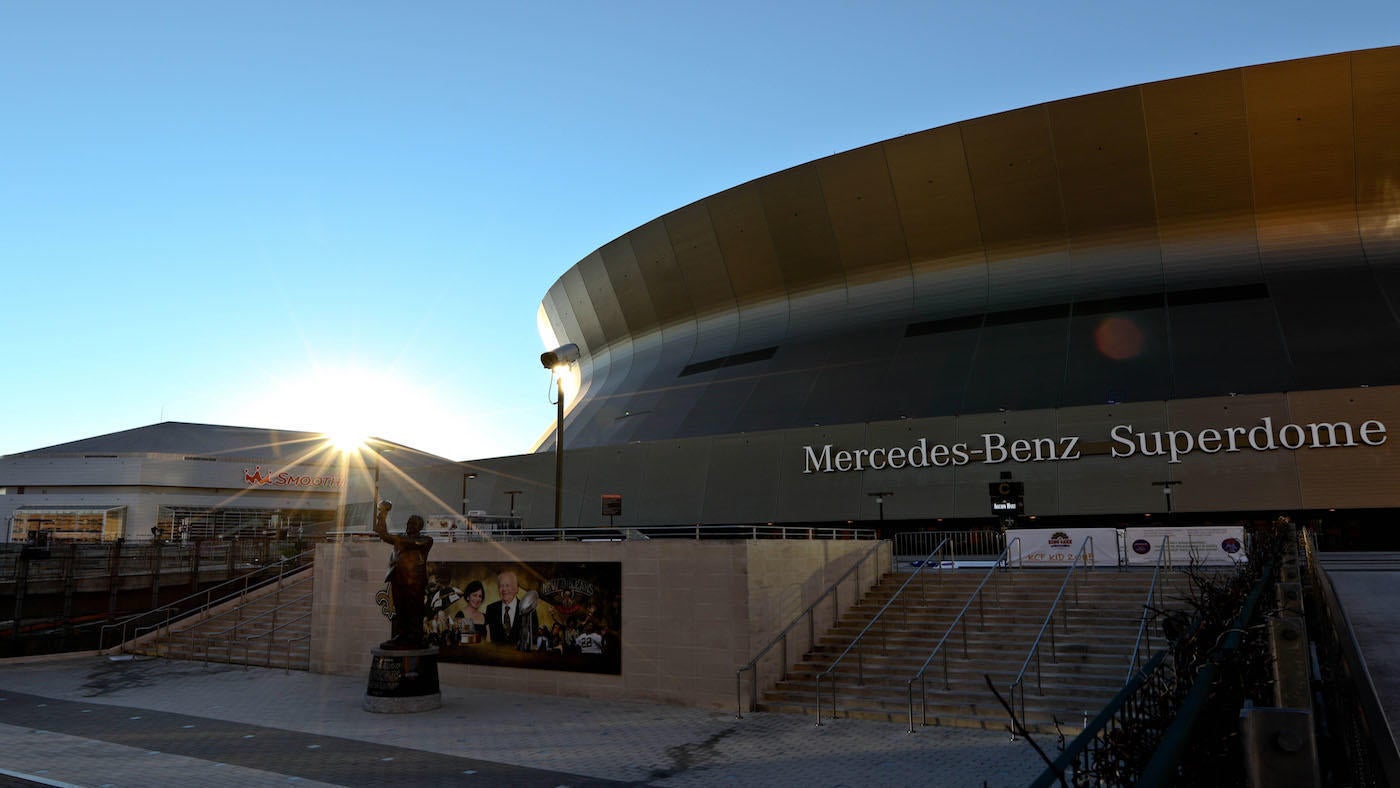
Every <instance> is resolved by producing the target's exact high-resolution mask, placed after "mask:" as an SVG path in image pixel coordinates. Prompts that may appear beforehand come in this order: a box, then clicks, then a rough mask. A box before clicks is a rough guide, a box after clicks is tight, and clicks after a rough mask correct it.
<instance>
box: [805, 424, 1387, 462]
mask: <svg viewBox="0 0 1400 788" xmlns="http://www.w3.org/2000/svg"><path fill="white" fill-rule="evenodd" d="M1108 437H1109V439H1110V440H1112V441H1113V444H1112V447H1111V453H1112V455H1113V456H1114V457H1132V456H1135V455H1139V454H1141V455H1143V456H1166V457H1168V458H1169V459H1168V460H1167V461H1168V462H1173V463H1176V462H1181V458H1182V457H1184V456H1186V455H1187V454H1190V453H1191V452H1194V451H1199V452H1202V453H1204V454H1218V453H1220V452H1226V453H1230V452H1239V451H1245V450H1246V449H1248V450H1251V451H1276V450H1278V449H1290V450H1292V449H1303V448H1308V449H1333V448H1342V447H1347V446H1360V445H1363V444H1364V445H1366V446H1380V445H1381V444H1383V443H1385V440H1386V432H1385V424H1384V423H1382V422H1380V421H1375V420H1369V421H1363V422H1361V423H1360V425H1358V426H1356V427H1353V426H1352V425H1351V424H1350V423H1349V422H1345V421H1337V422H1313V423H1310V424H1292V423H1289V424H1281V425H1278V426H1277V427H1275V425H1274V420H1273V419H1272V418H1271V417H1267V416H1266V417H1264V418H1262V419H1260V420H1259V424H1257V425H1255V426H1253V427H1224V428H1219V429H1217V428H1213V427H1207V428H1206V429H1203V430H1195V431H1192V430H1157V431H1154V432H1134V431H1133V425H1131V424H1119V425H1117V426H1115V427H1114V428H1113V429H1111V430H1109V433H1108ZM981 438H982V440H981V443H980V446H979V447H978V448H975V449H974V448H972V447H971V445H970V444H968V443H951V444H948V443H935V444H933V445H929V442H928V439H926V438H920V439H918V440H917V441H915V442H914V444H913V445H911V446H908V447H903V446H895V447H892V448H877V449H854V450H847V449H841V450H839V451H832V445H831V444H830V443H828V444H826V445H824V446H822V447H821V449H820V450H817V449H816V448H815V447H812V446H803V447H802V452H803V468H802V472H803V473H815V472H817V471H820V472H822V473H833V472H845V471H864V470H872V471H880V470H885V469H886V468H894V469H898V468H927V467H930V466H932V467H935V468H943V467H946V466H949V465H967V464H968V463H969V462H972V461H973V459H977V460H978V461H980V462H983V463H986V464H996V463H1003V462H1007V461H1011V462H1055V461H1059V460H1077V459H1079V458H1080V456H1081V454H1080V448H1079V436H1077V435H1069V436H1063V437H1058V438H1049V437H1042V438H1018V439H1016V440H1007V438H1006V436H1005V435H1002V434H1001V433H997V432H985V433H982V435H981Z"/></svg>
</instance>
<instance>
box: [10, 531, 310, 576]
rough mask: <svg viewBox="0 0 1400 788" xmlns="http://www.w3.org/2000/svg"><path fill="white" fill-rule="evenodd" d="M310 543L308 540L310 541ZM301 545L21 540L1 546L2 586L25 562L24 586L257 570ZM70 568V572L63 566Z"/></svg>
mask: <svg viewBox="0 0 1400 788" xmlns="http://www.w3.org/2000/svg"><path fill="white" fill-rule="evenodd" d="M308 541H309V540H308ZM305 544H306V543H305V542H298V541H279V540H273V539H266V538H260V539H238V540H232V539H230V540H212V539H211V540H207V541H206V540H198V541H189V542H154V541H143V542H137V541H131V540H127V541H123V542H121V543H117V542H101V543H81V542H68V543H54V544H51V545H48V546H45V547H36V546H34V545H27V544H23V543H20V542H4V543H0V583H9V582H14V581H15V580H17V579H18V578H19V573H20V569H19V567H20V564H21V563H23V564H25V565H26V566H25V570H24V575H25V579H26V581H27V582H30V583H33V582H35V581H39V580H64V579H68V578H71V579H85V578H96V577H111V576H131V575H149V574H151V573H152V571H153V568H155V569H156V570H158V571H159V572H160V573H162V574H166V573H177V572H187V571H192V570H193V569H194V567H195V564H198V566H199V568H200V570H201V571H205V570H216V569H219V568H222V567H232V568H233V569H235V570H236V569H240V568H247V567H249V566H259V565H263V564H267V563H270V562H273V561H276V560H278V558H280V556H281V555H282V554H283V553H285V552H290V551H294V552H300V549H299V547H298V546H302V547H304V546H305ZM70 562H71V564H72V569H71V573H70V571H69V569H68V567H67V566H66V565H67V564H68V563H70Z"/></svg>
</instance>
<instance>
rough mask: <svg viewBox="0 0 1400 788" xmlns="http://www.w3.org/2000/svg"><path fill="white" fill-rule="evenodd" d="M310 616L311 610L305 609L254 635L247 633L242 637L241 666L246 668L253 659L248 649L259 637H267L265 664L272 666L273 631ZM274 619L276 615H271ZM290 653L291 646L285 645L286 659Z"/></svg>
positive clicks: (279, 608)
mask: <svg viewBox="0 0 1400 788" xmlns="http://www.w3.org/2000/svg"><path fill="white" fill-rule="evenodd" d="M304 598H305V596H302V597H298V598H297V599H293V600H292V601H291V602H287V603H286V604H284V605H280V606H278V608H277V610H281V609H282V608H284V607H288V606H290V605H292V604H295V603H296V602H298V601H300V600H301V599H304ZM273 612H276V611H273ZM310 617H311V612H310V611H307V612H305V613H302V614H301V615H299V616H297V617H296V618H293V619H290V620H287V621H283V622H282V623H281V624H274V625H273V627H272V628H271V629H269V630H267V631H266V632H259V633H258V634H256V635H249V636H247V637H245V638H243V667H244V668H245V669H246V668H247V667H248V665H249V663H251V662H252V661H253V658H252V657H251V656H250V655H249V651H250V649H252V641H254V640H259V639H261V638H267V657H266V661H265V664H266V666H267V667H272V647H273V646H274V645H276V643H275V642H274V641H273V638H272V634H273V633H274V632H279V631H281V630H283V629H286V628H287V627H289V626H291V625H292V624H296V623H298V622H300V621H304V620H306V619H308V618H310ZM276 620H277V617H276V616H273V621H276ZM291 653H292V649H291V646H288V647H287V659H288V661H290V660H291Z"/></svg>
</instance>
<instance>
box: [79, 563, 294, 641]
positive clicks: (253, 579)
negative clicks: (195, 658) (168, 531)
mask: <svg viewBox="0 0 1400 788" xmlns="http://www.w3.org/2000/svg"><path fill="white" fill-rule="evenodd" d="M314 557H315V550H314V549H312V550H307V551H305V552H302V553H298V554H297V555H294V556H292V557H290V558H284V559H282V560H281V561H278V562H277V563H276V564H273V565H270V566H264V567H260V568H257V569H254V570H253V571H251V572H248V573H247V574H245V575H243V576H242V577H235V578H232V579H230V580H225V581H224V582H222V583H219V584H218V585H215V586H211V587H209V588H207V589H205V590H203V591H201V592H199V593H197V594H190V595H189V596H187V597H185V598H183V599H179V600H176V601H174V602H171V603H170V604H168V605H162V606H161V607H158V608H155V609H154V610H147V611H146V612H144V613H138V614H137V615H134V616H130V617H128V618H125V619H123V620H121V621H117V622H114V623H111V624H107V625H105V626H103V627H102V631H101V633H100V634H99V636H98V641H97V644H98V650H99V651H101V650H105V649H107V648H108V645H107V633H108V630H114V629H115V630H120V637H119V638H118V640H117V645H120V646H121V647H122V648H123V650H124V649H125V648H126V643H127V631H128V630H130V631H131V633H132V637H138V636H140V635H142V634H145V633H148V632H151V631H154V630H159V629H161V628H163V627H168V626H170V625H171V624H173V623H175V622H176V621H179V620H181V619H184V618H187V617H189V616H193V615H198V614H200V613H203V612H204V611H206V610H208V609H210V608H212V607H214V606H216V605H220V604H223V603H224V602H226V601H228V600H231V599H233V598H235V597H239V596H244V595H247V593H248V592H249V591H251V590H255V589H258V588H261V587H262V586H264V585H268V584H271V583H279V584H280V583H282V581H283V578H285V577H286V576H287V575H288V574H290V573H291V572H295V571H297V570H299V569H301V568H302V567H304V566H306V565H308V564H310V563H311V560H312V559H313V558H314ZM231 589H237V590H231ZM200 599H202V600H203V602H199V603H197V604H196V600H200Z"/></svg>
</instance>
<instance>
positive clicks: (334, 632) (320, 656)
mask: <svg viewBox="0 0 1400 788" xmlns="http://www.w3.org/2000/svg"><path fill="white" fill-rule="evenodd" d="M874 547H875V543H874V542H870V541H854V540H849V541H797V540H790V541H783V540H759V541H747V542H746V541H689V540H681V539H657V540H652V541H633V542H505V543H439V544H437V545H435V546H434V547H433V551H432V554H431V560H433V561H489V562H501V563H508V562H516V561H519V562H524V563H531V562H548V561H555V562H579V561H585V562H594V561H596V562H602V561H616V562H620V563H621V564H622V674H621V675H619V676H613V675H597V674H587V673H574V672H569V671H560V670H541V669H522V668H505V667H494V666H485V665H459V664H447V663H444V664H442V665H441V666H440V671H441V679H442V683H443V684H445V685H447V686H461V687H490V688H493V689H506V690H512V691H519V692H529V693H535V694H545V695H573V696H584V697H606V698H624V697H625V698H637V699H646V700H659V701H667V702H673V703H681V704H686V705H694V706H703V707H711V708H732V707H733V706H734V703H735V682H734V674H735V671H736V670H737V669H738V668H739V666H741V665H743V664H745V663H746V662H748V661H749V660H750V659H751V658H752V657H753V656H754V652H756V651H757V650H758V649H759V648H762V647H763V646H765V645H767V643H768V642H769V640H770V639H771V638H772V636H773V635H774V634H776V633H777V632H778V631H779V630H780V629H781V628H782V627H784V626H786V625H787V624H788V623H789V622H790V621H791V620H792V619H793V617H794V616H796V615H797V614H799V613H801V612H802V611H803V610H804V609H805V608H806V607H808V606H809V605H810V604H811V603H812V601H813V600H814V599H816V597H817V596H818V595H820V594H821V593H822V592H823V591H825V590H826V588H827V587H828V586H829V585H830V584H831V582H832V581H834V580H835V579H836V578H837V577H839V576H840V575H841V573H843V572H845V571H846V570H847V569H848V568H849V567H850V566H851V565H852V563H854V562H855V561H856V560H858V559H860V558H861V557H863V556H865V555H866V554H867V553H869V552H870V550H871V549H872V548H874ZM878 552H879V554H880V555H881V556H883V557H882V558H881V559H880V561H879V567H880V569H881V570H887V569H888V567H889V558H888V556H889V555H890V551H889V547H888V543H885V546H884V548H882V549H881V550H879V551H878ZM388 559H389V546H388V545H387V544H383V543H379V542H342V543H334V544H324V545H320V546H319V547H318V549H317V552H316V592H315V613H314V624H313V627H312V640H311V644H312V645H311V669H312V671H314V672H319V673H337V674H345V675H358V674H365V675H367V671H368V669H369V659H370V648H371V647H372V646H375V645H377V644H378V643H379V642H380V641H382V640H386V639H387V638H388V637H389V622H388V620H387V619H385V618H384V617H383V615H382V614H381V613H380V611H379V608H378V606H377V605H376V604H375V601H374V595H375V592H376V591H378V590H379V589H380V588H382V587H383V580H384V569H385V566H386V565H387V563H388ZM875 563H876V562H875V559H874V558H871V559H867V560H866V561H864V563H863V564H862V567H861V571H860V574H861V582H862V584H863V585H865V586H868V585H870V584H871V583H872V582H873V581H874V580H875V579H876V578H877V577H878V574H877V572H876V570H875ZM857 597H858V595H857V594H856V593H855V589H854V580H853V579H852V580H850V581H847V582H846V583H843V584H842V588H841V594H840V600H839V601H840V605H841V606H842V608H845V607H849V606H850V605H851V604H852V603H854V601H855V600H856V599H857ZM819 610H820V611H821V612H822V615H819V617H818V635H819V636H820V633H821V631H822V629H824V628H825V627H826V626H829V624H830V621H831V615H832V612H831V610H830V608H829V603H826V604H824V605H823V606H822V608H820V609H819ZM799 629H800V631H801V632H802V636H801V638H800V640H801V643H800V645H803V646H805V643H806V640H805V638H806V627H805V625H803V626H801V627H799ZM795 645H799V644H795ZM775 653H776V652H775ZM792 656H793V657H794V658H795V657H796V656H797V651H795V650H794V652H793V653H792ZM766 678H767V680H769V681H771V680H772V679H773V676H772V675H771V671H770V673H769V675H767V677H766Z"/></svg>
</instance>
